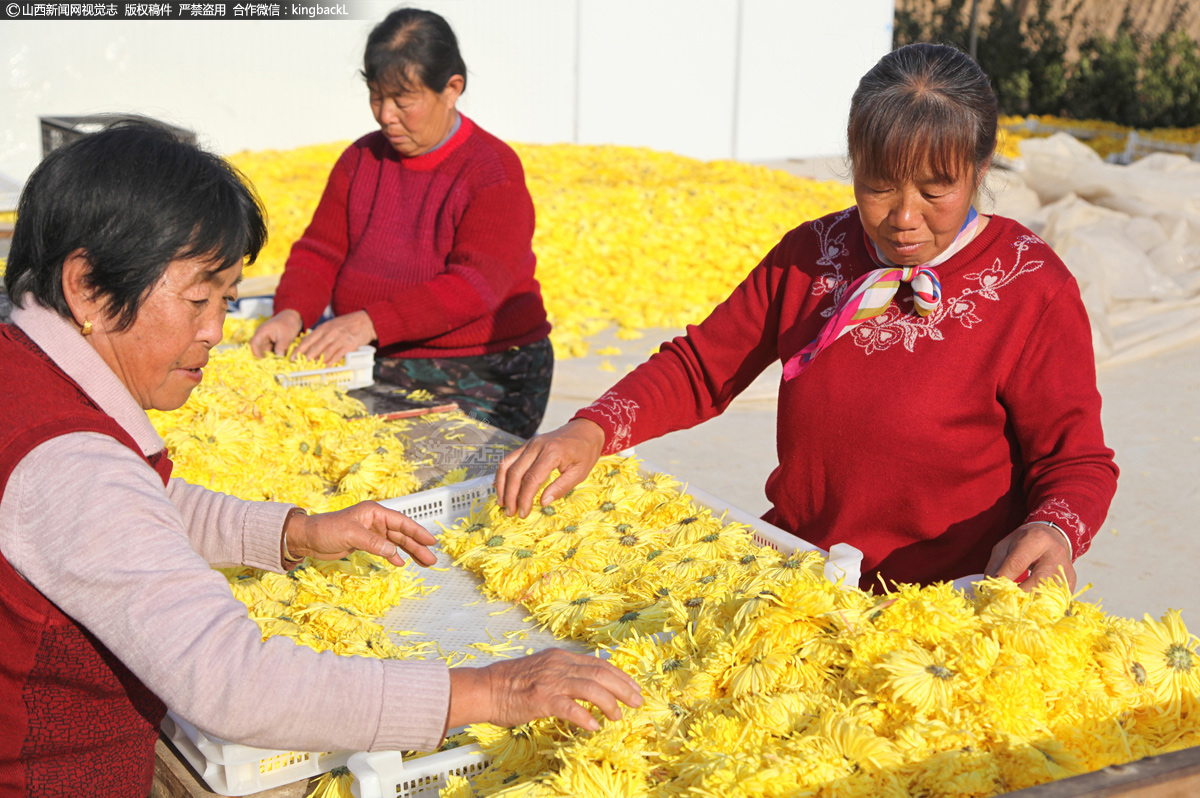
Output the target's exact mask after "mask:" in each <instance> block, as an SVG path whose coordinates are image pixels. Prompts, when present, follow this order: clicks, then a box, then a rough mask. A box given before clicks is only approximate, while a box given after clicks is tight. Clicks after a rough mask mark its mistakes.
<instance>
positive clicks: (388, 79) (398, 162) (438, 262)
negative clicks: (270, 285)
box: [250, 8, 554, 438]
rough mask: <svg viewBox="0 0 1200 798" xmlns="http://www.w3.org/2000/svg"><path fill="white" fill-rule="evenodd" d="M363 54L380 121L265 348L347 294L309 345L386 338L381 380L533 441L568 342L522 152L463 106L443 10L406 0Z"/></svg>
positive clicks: (332, 194)
mask: <svg viewBox="0 0 1200 798" xmlns="http://www.w3.org/2000/svg"><path fill="white" fill-rule="evenodd" d="M363 61H364V67H363V76H364V77H365V78H366V82H367V87H368V89H369V90H370V98H371V110H372V112H373V113H374V115H375V120H376V121H377V122H378V123H379V127H380V129H379V130H378V131H376V132H374V133H371V134H369V135H366V136H364V137H362V138H361V139H359V140H358V141H356V142H354V144H352V145H351V146H350V147H349V149H347V150H346V151H345V152H344V153H342V156H341V157H340V158H339V159H338V162H337V164H336V165H335V166H334V167H333V172H332V173H331V174H330V176H329V183H328V184H327V185H326V187H325V193H324V194H323V195H322V197H321V201H320V204H319V205H318V206H317V210H316V213H315V214H314V215H313V220H312V223H311V224H310V225H309V226H308V229H307V230H306V231H305V233H304V236H303V237H302V238H301V239H300V240H299V241H297V242H296V244H295V246H293V247H292V253H291V256H290V257H289V258H288V262H287V266H286V268H285V269H284V273H283V278H282V280H281V281H280V283H279V288H278V290H277V292H276V294H275V311H276V313H275V316H274V317H272V318H271V319H270V320H268V321H267V322H266V323H265V324H263V325H262V326H261V327H260V328H259V329H258V332H257V333H256V334H255V336H254V338H253V339H252V340H251V342H250V345H251V347H252V348H253V350H254V352H255V354H258V355H261V354H262V353H263V352H264V351H266V350H268V349H270V350H273V351H275V352H277V353H279V354H283V353H285V352H286V351H287V349H288V347H289V346H290V345H291V343H292V342H293V341H294V340H295V339H296V336H298V335H299V334H300V332H301V331H302V330H303V329H306V328H312V327H313V325H314V324H316V323H317V320H318V319H319V318H320V316H321V314H322V312H323V311H324V309H325V307H326V306H327V305H330V304H332V306H333V312H334V314H335V317H334V318H333V319H332V320H330V321H328V322H326V323H324V324H322V325H320V326H319V327H316V328H314V329H313V330H312V332H310V333H309V334H308V336H307V337H305V339H304V340H303V341H301V342H300V344H299V346H297V347H296V351H297V352H298V353H301V354H305V355H308V356H309V357H314V358H315V357H322V356H323V357H324V358H325V361H326V362H327V363H334V362H336V361H338V360H340V359H341V358H342V357H343V356H344V355H345V354H346V353H347V352H349V351H351V350H353V349H356V348H357V347H359V346H363V345H364V344H370V343H373V342H374V343H376V345H377V346H378V348H379V351H378V355H379V358H378V360H377V373H376V377H377V378H378V379H380V380H382V381H384V382H388V383H392V384H395V385H398V386H400V387H403V388H407V389H410V390H415V389H425V390H428V391H431V392H432V393H434V394H435V395H437V396H438V397H439V398H444V399H448V400H452V401H456V402H458V403H459V405H460V406H461V407H462V408H463V409H464V410H466V411H468V412H473V413H476V414H477V415H479V416H481V417H483V419H484V420H486V421H489V422H490V423H492V424H494V425H495V426H498V427H500V428H501V429H504V430H507V431H509V432H512V433H514V434H516V435H519V436H521V437H526V438H527V437H529V436H531V435H532V434H533V433H534V431H535V430H536V429H537V426H538V424H539V423H540V422H541V419H542V415H543V414H544V413H545V410H546V402H547V400H548V398H549V394H550V378H551V374H552V373H553V369H554V352H553V349H552V348H551V346H550V339H549V338H548V336H549V334H550V323H549V321H547V319H546V310H545V307H544V306H543V305H542V295H541V289H540V287H539V286H538V282H537V280H536V279H535V277H534V266H535V264H536V258H535V257H534V254H533V249H532V246H531V242H532V240H533V229H534V213H533V200H532V199H531V198H530V196H529V190H528V189H527V188H526V187H525V173H524V171H523V170H522V168H521V161H520V159H519V158H517V155H516V153H514V152H513V151H512V149H511V148H510V147H509V146H508V145H506V144H505V143H504V142H502V141H500V140H499V139H497V138H496V137H494V136H492V135H490V134H488V133H486V132H485V131H483V130H482V129H481V128H479V127H478V126H477V125H475V123H473V122H472V121H471V120H470V119H468V118H467V117H465V116H463V115H462V114H460V113H458V111H457V110H456V109H455V104H456V102H457V100H458V97H459V95H461V94H462V92H463V90H464V89H465V88H466V66H465V65H464V64H463V60H462V56H461V55H460V54H459V51H458V43H457V40H456V39H455V36H454V32H453V31H452V30H451V29H450V26H449V25H448V24H447V23H446V20H444V19H443V18H442V17H440V16H438V15H437V14H435V13H433V12H431V11H422V10H419V9H412V8H406V9H401V10H399V11H394V12H392V13H391V14H389V15H388V16H387V18H386V19H384V20H383V22H381V23H379V25H377V26H376V27H375V29H374V30H372V31H371V35H370V37H369V38H368V39H367V48H366V53H365V55H364V58H363Z"/></svg>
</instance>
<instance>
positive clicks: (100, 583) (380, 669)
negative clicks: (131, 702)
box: [0, 298, 450, 751]
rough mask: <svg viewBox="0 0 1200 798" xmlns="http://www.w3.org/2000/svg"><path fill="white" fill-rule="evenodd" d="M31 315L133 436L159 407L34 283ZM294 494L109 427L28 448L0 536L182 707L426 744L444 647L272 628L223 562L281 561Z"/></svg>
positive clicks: (21, 315)
mask: <svg viewBox="0 0 1200 798" xmlns="http://www.w3.org/2000/svg"><path fill="white" fill-rule="evenodd" d="M23 305H24V307H23V308H17V309H16V310H15V311H14V313H13V323H14V324H16V325H17V326H18V327H20V328H21V330H22V331H24V332H25V333H26V335H28V336H29V337H30V338H31V339H32V340H33V341H34V342H35V343H36V344H37V345H38V346H39V347H41V349H42V350H43V351H45V352H46V354H47V355H49V356H50V358H51V359H52V360H54V362H55V363H56V364H57V365H58V366H59V367H60V368H61V369H62V370H63V371H65V372H66V373H67V375H68V376H70V377H71V378H72V379H74V380H75V381H76V382H77V383H78V384H79V386H80V387H81V388H82V389H83V390H84V391H85V392H86V393H87V395H88V396H90V397H91V398H92V399H93V400H94V401H95V402H96V404H97V405H98V406H99V407H100V408H101V409H102V410H103V411H104V412H105V413H107V414H108V415H109V416H111V417H112V418H113V419H114V420H115V421H116V422H117V423H118V424H120V425H121V427H122V428H123V429H125V430H126V431H127V432H128V433H129V434H130V436H132V438H133V439H134V441H136V443H137V444H138V446H139V447H140V448H141V450H142V452H143V453H144V454H147V455H149V454H152V453H154V452H157V451H159V450H161V449H162V448H163V442H162V439H161V438H160V437H159V436H158V433H157V432H156V431H155V430H154V427H153V426H151V424H150V420H149V418H148V417H147V416H146V413H145V411H144V410H142V408H141V407H140V406H139V405H138V404H137V402H136V401H135V400H134V399H133V397H132V396H131V395H130V394H129V392H128V391H127V390H126V388H125V386H124V385H123V384H122V383H121V382H120V380H118V378H117V376H116V375H115V374H114V373H113V372H112V371H111V370H110V369H109V368H108V366H107V365H106V364H105V363H104V361H103V360H102V359H101V358H100V356H99V355H98V354H96V352H95V351H94V350H93V349H92V348H91V346H90V345H88V343H87V342H86V340H85V339H84V338H83V337H82V336H80V335H79V333H78V332H77V331H76V330H75V328H74V327H73V326H72V325H71V324H70V323H69V322H67V321H66V320H65V319H63V318H61V317H60V316H59V315H58V314H56V313H55V312H53V311H50V310H47V309H45V308H42V307H40V306H38V305H37V304H36V303H35V302H34V301H33V300H32V299H31V298H27V299H25V301H24V302H23ZM291 507H292V505H289V504H276V503H269V502H249V501H243V500H241V499H237V498H235V497H233V496H227V495H225V494H223V493H217V492H215V491H210V490H207V489H205V488H201V487H198V486H196V485H191V484H188V483H187V482H184V481H182V480H180V479H172V480H171V481H170V483H169V484H168V485H167V486H166V489H165V490H164V488H163V484H162V480H161V479H160V478H159V476H158V474H157V473H156V472H155V471H154V470H153V469H152V468H151V467H150V466H148V465H147V464H146V462H145V461H143V460H142V459H140V458H139V457H138V456H137V454H136V453H135V452H133V451H131V450H130V449H129V448H128V447H126V446H125V445H124V444H122V443H120V442H118V441H117V440H115V439H114V438H111V437H109V436H107V435H103V434H100V433H94V432H75V433H70V434H67V435H62V436H59V437H57V438H53V439H51V440H49V441H47V442H45V443H43V444H41V445H40V446H38V447H36V448H35V449H33V450H32V451H30V452H29V453H28V454H27V455H26V456H25V457H24V458H23V459H22V460H21V461H20V462H19V463H18V464H17V466H16V468H15V469H14V470H13V472H12V474H11V476H10V477H9V480H8V484H7V485H6V487H5V488H4V490H3V495H2V496H0V551H2V552H3V554H4V557H5V558H6V559H7V560H8V562H9V563H10V564H11V565H12V567H13V568H14V569H15V570H16V571H17V573H18V574H20V575H21V577H22V578H24V579H25V580H26V581H28V582H29V583H30V584H32V585H33V586H34V587H36V588H37V589H38V590H39V591H40V592H41V593H42V594H43V595H44V596H46V597H47V598H48V599H49V600H50V601H52V602H53V603H54V604H55V605H57V606H58V608H59V609H61V610H62V611H63V612H64V613H66V614H67V615H69V616H71V617H72V618H74V619H75V620H76V621H78V622H79V623H80V624H82V625H83V626H84V627H86V628H87V629H88V630H90V631H91V632H92V633H93V634H95V635H96V637H97V638H98V639H99V640H100V641H101V642H102V643H103V644H104V645H105V646H107V647H108V649H109V650H111V651H112V652H113V653H114V654H115V655H116V656H117V657H119V658H120V659H121V660H122V661H123V662H124V663H125V664H126V665H127V666H128V667H129V669H130V670H131V671H133V673H134V674H135V675H136V676H137V677H138V678H139V679H141V680H142V682H143V683H145V684H146V686H147V687H149V688H150V690H152V691H153V692H154V693H155V694H156V695H158V696H159V698H161V699H162V700H163V701H164V702H165V703H166V704H167V706H168V707H169V708H171V709H172V710H173V711H174V712H175V713H176V714H177V715H179V716H180V717H181V718H183V719H184V720H186V721H188V722H189V723H192V724H194V725H195V726H197V727H198V728H201V729H204V730H205V731H207V732H209V733H211V734H214V735H216V736H218V737H221V738H224V739H226V740H229V741H232V742H239V743H243V744H246V745H252V746H258V747H263V748H286V749H289V750H303V751H327V750H337V749H357V750H379V749H403V750H429V749H432V748H434V747H436V746H437V745H438V744H439V742H440V741H441V739H442V735H443V732H444V730H445V724H446V718H447V711H448V708H449V699H450V678H449V672H448V671H447V669H446V666H445V664H444V663H442V662H432V663H426V662H412V661H409V662H400V661H381V660H375V659H368V658H363V657H341V656H337V655H335V654H333V653H331V652H324V653H317V652H315V651H312V650H311V649H308V648H304V647H301V646H297V645H296V644H295V643H293V642H292V641H291V640H286V639H283V638H272V639H270V640H266V641H264V640H262V639H261V634H260V632H259V629H258V626H257V624H255V623H254V622H253V621H251V620H250V618H249V616H248V614H247V610H246V607H245V606H244V605H243V604H242V603H241V602H239V601H238V600H237V599H235V598H234V597H233V594H232V593H231V592H230V590H229V586H228V584H227V583H226V581H225V578H224V577H223V576H222V575H221V574H219V573H217V572H216V571H214V570H212V568H211V566H212V565H216V564H239V563H240V564H244V565H249V566H253V567H256V568H264V569H268V570H272V571H277V572H281V571H282V570H283V563H282V562H281V559H280V554H281V552H280V536H281V534H282V530H283V522H284V520H285V518H286V515H287V511H288V510H289V509H291Z"/></svg>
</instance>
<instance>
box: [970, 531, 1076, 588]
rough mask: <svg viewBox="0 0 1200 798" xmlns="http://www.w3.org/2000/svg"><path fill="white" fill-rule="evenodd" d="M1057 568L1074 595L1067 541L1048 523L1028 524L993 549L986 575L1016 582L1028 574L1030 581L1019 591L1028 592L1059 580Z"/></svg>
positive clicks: (1022, 585) (1027, 580)
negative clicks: (1045, 583)
mask: <svg viewBox="0 0 1200 798" xmlns="http://www.w3.org/2000/svg"><path fill="white" fill-rule="evenodd" d="M1060 568H1061V569H1062V570H1063V572H1064V573H1065V574H1066V578H1067V586H1068V587H1069V588H1070V589H1071V592H1072V593H1074V592H1075V578H1076V577H1075V566H1073V565H1072V564H1071V549H1070V546H1069V545H1068V544H1067V541H1066V539H1065V538H1064V537H1063V536H1062V533H1061V532H1059V531H1058V530H1057V529H1055V528H1054V527H1052V526H1049V525H1048V524H1040V523H1031V524H1025V525H1024V526H1021V527H1019V528H1018V529H1017V530H1016V531H1015V532H1013V533H1012V534H1010V535H1008V536H1007V537H1005V538H1004V539H1003V540H1001V541H1000V542H999V543H997V544H996V545H995V546H994V547H993V548H992V557H991V559H990V560H988V564H987V570H986V571H985V573H986V574H987V575H988V576H1003V577H1007V578H1008V579H1012V580H1014V581H1015V580H1016V579H1017V577H1019V576H1020V575H1021V574H1023V573H1025V572H1026V571H1029V572H1030V574H1029V578H1028V579H1026V580H1025V581H1024V582H1022V583H1021V589H1022V590H1024V591H1026V592H1029V591H1030V590H1033V589H1034V588H1035V587H1036V586H1037V585H1038V584H1039V583H1040V582H1042V580H1045V579H1059V578H1061V577H1060V576H1059V569H1060Z"/></svg>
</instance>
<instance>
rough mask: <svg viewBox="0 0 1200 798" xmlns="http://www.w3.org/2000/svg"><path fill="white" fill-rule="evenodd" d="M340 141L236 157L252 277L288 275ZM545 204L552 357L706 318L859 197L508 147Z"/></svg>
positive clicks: (612, 151) (728, 166) (566, 147)
mask: <svg viewBox="0 0 1200 798" xmlns="http://www.w3.org/2000/svg"><path fill="white" fill-rule="evenodd" d="M345 146H346V145H345V144H344V143H340V144H328V145H321V146H316V147H301V148H299V149H295V150H291V151H287V152H274V151H268V152H253V153H241V154H238V155H234V156H232V157H231V158H230V161H231V162H233V163H234V164H235V165H236V166H237V167H238V168H239V169H241V170H242V171H243V172H245V173H246V175H247V176H248V177H249V178H250V179H251V180H252V181H253V182H254V184H255V186H256V187H257V189H258V191H259V193H260V194H261V196H262V198H263V200H264V202H265V204H266V206H267V210H268V212H269V215H270V219H269V222H270V241H269V243H268V245H267V247H266V249H264V250H263V252H262V254H261V255H260V257H259V260H258V262H257V263H256V264H254V265H253V266H251V267H250V268H249V269H248V270H247V274H250V275H253V274H272V273H278V272H281V271H282V270H283V265H284V262H285V261H286V259H287V254H288V251H289V250H290V248H291V245H292V243H293V242H294V241H296V240H297V239H298V238H299V237H300V236H301V235H302V234H303V232H304V228H305V227H306V226H307V224H308V222H309V221H310V220H311V218H312V213H313V210H314V209H315V208H316V204H317V201H318V200H319V199H320V195H321V191H322V190H323V189H324V186H325V181H326V179H327V177H328V175H329V170H330V169H331V168H332V166H333V163H334V162H335V161H336V160H337V156H338V155H339V154H340V153H341V151H342V149H344V147H345ZM513 146H514V148H515V149H516V151H517V153H518V154H519V155H520V156H521V160H522V162H523V164H524V166H525V173H526V180H527V182H528V184H529V190H530V193H531V194H532V195H533V201H534V205H535V206H536V208H537V231H536V233H535V235H534V241H533V249H534V252H535V253H536V254H537V256H538V279H539V281H540V282H541V284H542V293H543V296H544V298H545V301H546V306H547V310H548V311H549V314H550V320H551V322H552V324H553V325H554V332H553V333H552V336H551V337H552V338H553V340H554V345H555V350H556V356H558V357H560V358H562V357H574V356H579V355H583V354H586V352H587V348H588V343H587V341H586V340H585V338H586V337H587V336H589V335H592V334H594V333H596V332H598V331H599V330H602V329H604V328H606V327H609V326H612V325H616V326H617V327H618V328H619V334H620V335H621V336H622V337H626V338H636V337H639V334H638V332H637V331H638V330H642V329H646V328H649V327H679V326H682V325H684V324H688V323H692V322H696V321H699V320H700V319H702V318H704V316H705V315H707V313H708V312H709V311H710V310H711V309H712V308H713V306H715V305H716V304H717V303H718V302H720V301H721V300H723V299H724V298H725V297H726V296H728V294H729V292H730V291H731V290H732V289H733V287H734V286H735V285H737V283H738V282H740V281H741V279H742V278H743V277H744V276H745V275H746V273H747V272H749V271H750V269H751V268H753V267H754V265H755V264H757V263H758V261H759V260H760V259H761V258H762V257H763V256H765V255H766V254H767V252H768V251H769V250H770V248H771V247H772V246H774V245H775V244H776V243H777V242H778V241H779V239H780V238H781V237H782V236H783V234H784V233H785V232H787V231H788V230H790V229H791V228H793V227H795V226H797V225H799V224H801V223H802V222H804V221H807V220H809V219H812V218H815V217H818V216H821V215H823V214H826V213H829V212H831V211H835V210H838V209H841V208H845V207H848V206H850V205H852V204H853V203H854V197H853V193H852V192H851V190H850V189H849V188H848V187H846V186H843V185H840V184H838V183H818V182H815V181H812V180H806V179H803V178H798V177H793V176H791V175H789V174H787V173H785V172H780V171H776V170H772V169H767V168H765V167H761V166H752V165H749V164H743V163H737V162H733V161H713V162H710V163H705V162H702V161H697V160H694V159H691V158H684V157H682V156H678V155H672V154H669V153H663V152H654V151H652V150H648V149H638V148H631V147H612V146H577V145H570V144H558V145H532V144H516V145H513Z"/></svg>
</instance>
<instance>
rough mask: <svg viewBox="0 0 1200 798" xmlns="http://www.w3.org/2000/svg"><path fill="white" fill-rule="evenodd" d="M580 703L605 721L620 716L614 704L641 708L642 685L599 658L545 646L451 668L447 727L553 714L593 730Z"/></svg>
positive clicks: (523, 720) (588, 714) (514, 723)
mask: <svg viewBox="0 0 1200 798" xmlns="http://www.w3.org/2000/svg"><path fill="white" fill-rule="evenodd" d="M579 701H587V702H588V703H589V704H591V705H592V706H594V707H596V708H597V709H599V710H600V711H601V712H603V713H604V717H606V718H608V719H609V720H620V719H621V708H620V707H619V706H618V703H617V702H620V703H622V704H625V705H626V706H630V707H640V706H641V705H642V688H641V687H640V686H638V683H637V682H635V681H634V680H633V679H632V678H630V676H629V675H628V674H627V673H625V672H624V671H622V670H621V669H620V668H618V667H616V666H615V665H611V664H609V663H608V662H605V661H604V660H602V659H599V658H597V657H591V656H585V655H583V654H572V653H570V652H567V651H563V650H562V649H558V648H549V649H546V650H545V651H539V652H538V653H536V654H533V655H532V656H528V657H521V658H520V659H514V660H509V661H506V662H497V663H495V664H492V665H488V666H487V667H486V668H454V669H452V670H451V671H450V711H449V713H448V715H447V720H446V729H447V730H449V729H454V728H457V727H459V726H464V725H466V724H468V723H492V724H495V725H497V726H505V727H510V728H511V727H513V726H518V725H520V724H522V723H528V722H529V721H532V720H537V719H538V718H548V717H556V718H562V719H563V720H566V721H570V722H571V723H574V724H575V725H576V726H579V727H580V728H582V729H586V730H588V731H596V730H597V729H599V728H600V724H599V722H598V721H597V720H596V718H595V716H593V715H592V713H591V712H588V711H587V710H586V709H585V708H584V707H583V706H581V705H580V704H579V703H578V702H579Z"/></svg>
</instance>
